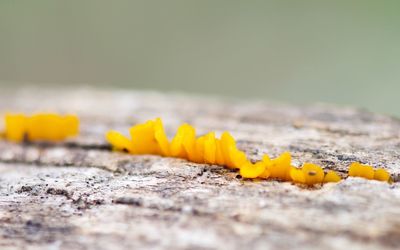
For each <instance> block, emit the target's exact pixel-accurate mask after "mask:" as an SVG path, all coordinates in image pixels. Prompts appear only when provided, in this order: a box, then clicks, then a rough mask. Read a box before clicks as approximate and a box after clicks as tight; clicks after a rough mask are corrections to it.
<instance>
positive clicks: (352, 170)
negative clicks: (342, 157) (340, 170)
mask: <svg viewBox="0 0 400 250" xmlns="http://www.w3.org/2000/svg"><path fill="white" fill-rule="evenodd" d="M374 174H375V173H374V168H373V167H372V166H368V165H363V164H361V163H359V162H353V163H352V164H351V165H350V167H349V176H352V177H362V178H365V179H368V180H372V179H374Z"/></svg>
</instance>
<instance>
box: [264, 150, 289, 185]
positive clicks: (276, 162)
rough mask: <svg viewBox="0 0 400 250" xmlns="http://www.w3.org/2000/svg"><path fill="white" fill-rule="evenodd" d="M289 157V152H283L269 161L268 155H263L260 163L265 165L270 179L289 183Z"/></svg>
mask: <svg viewBox="0 0 400 250" xmlns="http://www.w3.org/2000/svg"><path fill="white" fill-rule="evenodd" d="M291 158H292V157H291V155H290V153H289V152H284V153H282V154H281V155H280V156H278V157H277V158H275V159H272V160H271V159H270V158H269V156H268V155H264V157H263V159H262V161H263V162H264V163H265V165H266V170H268V172H269V173H270V177H271V178H276V179H280V180H283V181H290V180H291V179H292V178H291V175H290V171H291V167H292V166H291Z"/></svg>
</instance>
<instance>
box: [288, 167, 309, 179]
mask: <svg viewBox="0 0 400 250" xmlns="http://www.w3.org/2000/svg"><path fill="white" fill-rule="evenodd" d="M290 178H291V179H292V180H293V181H294V182H297V183H306V178H305V176H304V173H303V170H302V169H300V168H295V167H291V168H290Z"/></svg>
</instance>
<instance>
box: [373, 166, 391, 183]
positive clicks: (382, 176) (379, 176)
mask: <svg viewBox="0 0 400 250" xmlns="http://www.w3.org/2000/svg"><path fill="white" fill-rule="evenodd" d="M374 180H377V181H390V174H389V173H388V172H387V171H386V170H385V169H383V168H378V169H377V170H375V172H374Z"/></svg>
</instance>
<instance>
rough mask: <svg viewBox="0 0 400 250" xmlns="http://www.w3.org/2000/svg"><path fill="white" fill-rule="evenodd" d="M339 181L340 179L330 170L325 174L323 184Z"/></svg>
mask: <svg viewBox="0 0 400 250" xmlns="http://www.w3.org/2000/svg"><path fill="white" fill-rule="evenodd" d="M341 180H342V178H341V177H340V176H339V175H338V174H337V173H336V172H335V171H332V170H329V171H328V173H326V175H325V177H324V183H327V182H339V181H341Z"/></svg>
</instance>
